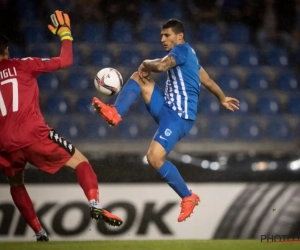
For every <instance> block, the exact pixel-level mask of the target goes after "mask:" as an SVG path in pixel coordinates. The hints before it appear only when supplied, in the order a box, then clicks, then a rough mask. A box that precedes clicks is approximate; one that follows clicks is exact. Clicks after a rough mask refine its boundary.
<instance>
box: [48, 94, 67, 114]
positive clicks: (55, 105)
mask: <svg viewBox="0 0 300 250" xmlns="http://www.w3.org/2000/svg"><path fill="white" fill-rule="evenodd" d="M46 109H47V111H48V113H50V114H56V115H59V114H67V113H69V112H70V111H71V108H70V101H69V99H68V98H67V97H64V96H57V95H53V96H50V97H49V98H48V100H47V102H46Z"/></svg>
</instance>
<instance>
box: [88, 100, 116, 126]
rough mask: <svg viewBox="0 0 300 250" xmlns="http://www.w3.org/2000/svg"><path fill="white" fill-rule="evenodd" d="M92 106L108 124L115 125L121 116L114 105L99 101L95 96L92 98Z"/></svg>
mask: <svg viewBox="0 0 300 250" xmlns="http://www.w3.org/2000/svg"><path fill="white" fill-rule="evenodd" d="M92 104H93V106H94V108H95V110H96V112H97V113H98V114H100V115H101V116H102V117H103V118H104V119H105V120H106V121H107V123H108V124H109V125H111V126H116V125H117V124H118V123H119V122H120V121H122V118H121V117H120V115H119V114H118V111H117V110H116V108H115V107H113V106H110V105H107V104H105V103H103V102H101V101H100V100H99V99H98V98H97V97H94V98H93V103H92Z"/></svg>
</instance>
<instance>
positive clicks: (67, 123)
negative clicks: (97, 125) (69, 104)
mask: <svg viewBox="0 0 300 250" xmlns="http://www.w3.org/2000/svg"><path fill="white" fill-rule="evenodd" d="M56 129H57V133H58V134H59V135H61V136H62V137H65V138H66V139H67V140H70V141H72V140H78V139H82V138H84V137H85V135H84V133H83V132H84V131H83V129H82V127H81V125H80V123H78V122H77V121H72V120H62V121H59V122H58V124H57V128H56Z"/></svg>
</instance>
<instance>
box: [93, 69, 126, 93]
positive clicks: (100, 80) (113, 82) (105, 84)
mask: <svg viewBox="0 0 300 250" xmlns="http://www.w3.org/2000/svg"><path fill="white" fill-rule="evenodd" d="M94 84H95V87H96V89H97V90H98V91H99V92H101V93H102V94H104V95H108V96H110V95H116V94H118V93H119V92H120V90H121V89H122V87H123V78H122V75H121V74H120V72H119V71H118V70H116V69H114V68H104V69H101V70H100V71H99V72H98V73H97V74H96V76H95V79H94Z"/></svg>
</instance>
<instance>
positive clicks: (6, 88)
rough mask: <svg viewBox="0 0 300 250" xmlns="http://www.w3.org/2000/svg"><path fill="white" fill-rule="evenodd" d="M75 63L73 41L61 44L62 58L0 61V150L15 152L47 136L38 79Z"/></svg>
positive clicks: (47, 131) (65, 41)
mask: <svg viewBox="0 0 300 250" xmlns="http://www.w3.org/2000/svg"><path fill="white" fill-rule="evenodd" d="M72 62H73V55H72V42H71V41H68V40H64V41H62V48H61V53H60V56H59V57H52V58H49V59H42V58H31V57H29V58H23V59H8V60H6V59H4V60H1V61H0V151H4V152H12V151H15V150H17V149H20V148H23V147H26V146H28V145H31V144H33V143H35V142H37V141H39V140H41V139H44V138H45V137H47V136H48V134H49V130H50V128H49V127H48V126H47V124H46V123H45V120H44V118H43V116H42V114H41V111H40V107H39V90H38V85H37V81H36V77H37V76H38V75H39V74H40V73H44V72H52V71H56V70H58V69H61V68H66V67H68V66H70V65H71V64H72ZM49 84H50V83H49Z"/></svg>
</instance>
